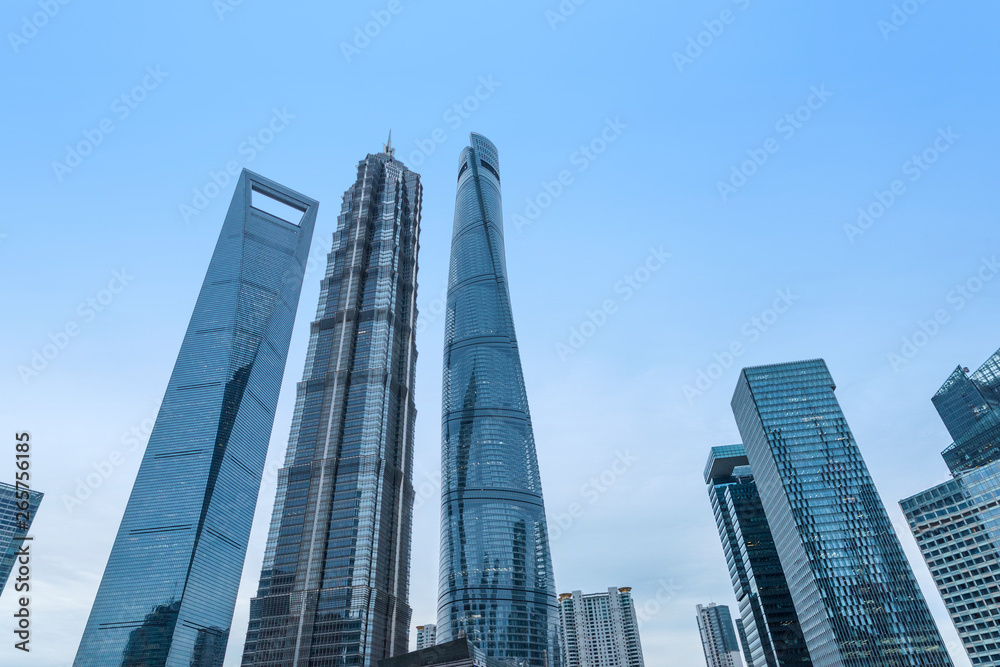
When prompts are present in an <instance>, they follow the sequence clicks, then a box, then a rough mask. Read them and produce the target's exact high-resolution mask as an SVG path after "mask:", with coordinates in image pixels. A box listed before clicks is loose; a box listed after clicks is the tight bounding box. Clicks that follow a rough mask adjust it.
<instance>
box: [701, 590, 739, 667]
mask: <svg viewBox="0 0 1000 667" xmlns="http://www.w3.org/2000/svg"><path fill="white" fill-rule="evenodd" d="M697 609H698V616H697V618H698V634H699V635H701V646H702V648H703V649H704V651H705V663H706V664H707V665H708V667H743V660H742V659H741V658H740V646H739V644H737V643H736V633H735V632H734V631H733V617H732V615H731V614H730V613H729V607H727V606H726V605H722V604H714V603H713V604H709V605H705V606H702V605H698V608H697Z"/></svg>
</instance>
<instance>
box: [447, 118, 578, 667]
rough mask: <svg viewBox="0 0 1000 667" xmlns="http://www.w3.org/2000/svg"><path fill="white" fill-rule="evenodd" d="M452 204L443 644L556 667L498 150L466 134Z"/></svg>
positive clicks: (550, 582) (551, 586) (547, 560)
mask: <svg viewBox="0 0 1000 667" xmlns="http://www.w3.org/2000/svg"><path fill="white" fill-rule="evenodd" d="M471 144H472V145H471V146H469V147H467V148H466V149H465V150H464V151H462V156H461V159H460V160H459V170H458V195H457V197H456V201H455V227H454V231H453V233H452V241H451V270H450V274H449V278H448V313H447V321H446V324H445V343H444V388H443V399H442V400H443V405H442V407H441V410H442V415H441V429H442V434H441V439H442V453H441V470H442V498H441V505H442V506H441V579H440V593H439V596H438V637H439V641H441V642H447V641H450V640H453V639H456V638H458V637H459V636H460V635H462V634H463V633H464V634H465V635H466V636H467V637H469V638H470V639H471V640H473V641H474V642H475V643H476V645H477V646H479V647H480V648H482V649H483V650H485V651H486V653H487V655H489V656H491V657H493V658H499V659H513V660H514V661H516V662H521V663H523V664H525V665H531V666H532V667H535V666H544V665H548V666H550V667H558V666H559V664H560V662H559V656H558V622H559V621H558V618H559V617H558V611H557V607H556V596H555V583H554V579H553V575H552V558H551V555H550V553H549V538H548V530H547V528H546V524H545V508H544V504H543V502H542V485H541V480H540V479H539V473H538V461H537V458H536V455H535V439H534V435H533V433H532V429H531V416H530V414H529V412H528V399H527V396H526V394H525V389H524V378H523V376H522V374H521V359H520V356H519V354H518V349H517V338H516V336H515V335H514V322H513V317H512V314H511V306H510V295H509V293H508V289H507V266H506V261H505V259H504V242H503V216H502V213H501V207H500V162H499V160H498V157H497V150H496V147H495V146H494V145H493V144H492V143H490V141H489V140H487V139H486V138H485V137H483V136H480V135H478V134H473V135H472V137H471Z"/></svg>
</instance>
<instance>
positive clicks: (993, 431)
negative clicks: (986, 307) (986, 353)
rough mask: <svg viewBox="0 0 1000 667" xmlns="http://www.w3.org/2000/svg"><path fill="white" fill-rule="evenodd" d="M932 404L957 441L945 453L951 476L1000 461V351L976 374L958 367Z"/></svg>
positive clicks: (935, 396)
mask: <svg viewBox="0 0 1000 667" xmlns="http://www.w3.org/2000/svg"><path fill="white" fill-rule="evenodd" d="M931 401H932V402H933V403H934V407H935V408H937V411H938V414H939V415H940V416H941V420H942V421H943V422H944V425H945V427H946V428H947V429H948V433H950V434H951V437H952V438H954V440H955V442H954V443H952V445H951V446H950V447H948V448H947V449H946V450H944V452H943V453H942V456H943V457H944V460H945V463H947V464H948V468H949V469H950V470H951V472H952V474H958V473H961V472H963V471H966V470H972V469H974V468H977V467H979V466H982V465H986V464H988V463H991V462H992V461H996V460H997V459H1000V351H997V352H996V353H995V354H994V355H993V356H992V357H990V358H989V359H987V360H986V363H984V364H983V365H982V366H981V367H980V368H979V369H978V370H976V372H975V373H972V374H969V372H968V370H967V369H964V368H962V367H961V366H960V367H958V368H956V369H955V372H954V373H952V374H951V377H949V378H948V380H947V381H945V383H944V385H943V386H942V387H941V389H939V390H938V392H937V394H935V395H934V398H932V399H931Z"/></svg>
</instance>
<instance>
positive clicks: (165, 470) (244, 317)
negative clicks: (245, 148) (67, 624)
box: [73, 171, 318, 667]
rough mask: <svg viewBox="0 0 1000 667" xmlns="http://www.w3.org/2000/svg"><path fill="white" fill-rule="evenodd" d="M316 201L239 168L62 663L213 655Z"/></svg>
mask: <svg viewBox="0 0 1000 667" xmlns="http://www.w3.org/2000/svg"><path fill="white" fill-rule="evenodd" d="M255 195H256V196H265V197H269V198H272V199H275V200H277V201H279V202H281V203H283V204H285V205H287V206H289V207H291V208H292V209H296V210H297V211H298V212H299V213H301V220H298V221H287V220H283V219H281V218H278V217H275V216H274V215H272V214H270V213H265V212H264V211H262V210H259V209H257V208H254V207H253V198H254V196H255ZM317 207H318V204H317V203H316V202H315V201H313V200H311V199H308V198H306V197H303V196H302V195H299V194H297V193H295V192H292V191H291V190H288V189H287V188H284V187H282V186H280V185H278V184H277V183H274V182H272V181H269V180H267V179H265V178H262V177H260V176H258V175H256V174H253V173H251V172H248V171H244V172H243V173H242V175H241V176H240V179H239V182H238V184H237V186H236V192H235V194H234V195H233V201H232V204H231V205H230V207H229V211H228V213H227V214H226V220H225V222H224V223H223V225H222V233H221V234H220V235H219V241H218V244H217V245H216V247H215V253H214V254H213V255H212V260H211V262H210V263H209V266H208V272H207V274H206V276H205V282H204V283H203V285H202V288H201V292H200V294H199V295H198V301H197V302H196V304H195V308H194V313H193V315H192V316H191V322H190V324H189V325H188V329H187V333H186V334H185V336H184V341H183V343H182V344H181V350H180V353H179V354H178V356H177V362H176V364H175V365H174V370H173V374H172V375H171V376H170V382H169V384H168V385H167V390H166V394H165V395H164V398H163V405H162V407H161V408H160V412H159V414H158V416H157V418H156V423H155V425H154V427H153V431H152V433H151V434H150V436H149V444H148V445H147V446H146V452H145V454H144V456H143V459H142V463H141V465H140V467H139V473H138V476H137V478H136V481H135V485H134V486H133V488H132V495H131V496H130V498H129V502H128V506H127V507H126V508H125V515H124V517H123V518H122V523H121V526H120V528H119V530H118V535H117V537H116V538H115V542H114V546H113V547H112V550H111V556H110V558H109V560H108V564H107V567H106V568H105V571H104V577H103V579H102V580H101V585H100V588H99V589H98V592H97V599H96V600H95V602H94V606H93V609H92V611H91V613H90V619H89V620H88V621H87V626H86V629H85V631H84V635H83V640H82V641H81V643H80V648H79V651H78V652H77V655H76V660H75V662H74V663H73V664H74V667H139V666H143V667H219V666H220V665H221V664H222V660H223V655H224V652H225V647H226V641H227V639H228V636H229V629H230V624H231V623H232V617H233V609H234V607H235V604H236V592H237V589H238V587H239V583H240V575H241V573H242V570H243V561H244V559H245V557H246V549H247V542H248V540H249V537H250V525H251V522H252V521H253V513H254V509H255V506H256V504H257V494H258V491H259V489H260V480H261V475H262V473H263V470H264V460H265V458H266V455H267V445H268V441H269V439H270V435H271V428H272V426H273V422H274V412H275V408H276V406H277V401H278V392H279V390H280V388H281V377H282V374H283V373H284V369H285V359H286V356H287V353H288V344H289V341H290V339H291V334H292V324H293V322H294V320H295V310H296V308H297V306H298V301H299V291H300V289H301V286H302V277H303V273H304V269H305V265H306V260H307V258H308V253H309V242H310V240H311V238H312V232H313V227H314V225H315V221H316V210H317Z"/></svg>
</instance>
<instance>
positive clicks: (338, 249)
mask: <svg viewBox="0 0 1000 667" xmlns="http://www.w3.org/2000/svg"><path fill="white" fill-rule="evenodd" d="M422 192H423V191H422V186H421V184H420V177H419V176H418V175H417V174H415V173H413V172H412V171H410V170H408V169H407V168H406V167H404V166H403V164H402V163H401V162H399V161H398V160H396V159H395V158H394V157H393V149H392V147H391V142H390V144H388V145H386V147H385V150H384V151H383V152H382V153H379V154H370V155H368V156H367V157H366V158H365V159H364V160H362V161H361V162H360V163H359V164H358V170H357V180H356V181H355V183H354V184H353V185H352V186H351V187H350V188H349V189H348V190H347V192H346V193H345V194H344V199H343V205H342V207H341V212H340V216H339V218H338V219H337V231H336V233H335V234H334V239H333V248H332V250H331V252H330V254H329V256H328V261H327V267H326V275H325V276H324V277H323V280H322V282H321V287H320V297H319V306H318V308H317V312H316V320H315V321H314V322H313V324H312V331H311V334H310V339H309V350H308V353H307V356H306V363H305V372H304V374H303V377H302V381H301V382H300V383H299V385H298V394H297V397H296V403H295V413H294V415H293V419H292V428H291V434H290V436H289V440H288V450H287V453H286V455H285V465H284V467H283V468H282V469H281V470H280V471H279V473H278V490H277V495H276V498H275V504H274V513H273V515H272V518H271V526H270V532H269V533H268V538H267V547H266V551H265V553H264V563H263V566H262V568H261V575H260V584H259V587H258V591H257V596H256V597H255V598H254V599H253V600H252V601H251V606H250V626H249V630H248V632H247V638H246V643H245V646H244V652H243V665H253V666H254V667H261V666H268V667H333V666H336V667H341V666H346V665H363V666H364V667H375V665H377V664H378V661H379V660H381V659H383V658H388V657H390V656H395V655H400V654H403V653H406V651H407V649H408V646H407V639H408V636H409V635H408V632H409V625H410V607H409V605H408V603H407V599H408V598H407V592H408V586H409V568H410V533H411V520H412V515H413V499H414V492H413V468H412V460H413V426H414V424H413V422H414V418H415V417H416V409H415V407H414V402H413V380H414V367H415V364H416V359H417V350H416V343H415V341H414V335H415V324H416V321H417V307H416V296H417V248H418V243H419V241H418V237H419V233H420V207H421V200H422V196H423V195H422Z"/></svg>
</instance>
